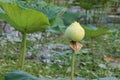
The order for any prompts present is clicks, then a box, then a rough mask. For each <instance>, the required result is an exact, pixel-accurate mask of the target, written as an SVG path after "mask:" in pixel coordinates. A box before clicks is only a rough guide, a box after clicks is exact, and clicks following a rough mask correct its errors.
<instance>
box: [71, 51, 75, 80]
mask: <svg viewBox="0 0 120 80" xmlns="http://www.w3.org/2000/svg"><path fill="white" fill-rule="evenodd" d="M75 53H76V52H75V51H74V50H73V52H72V60H71V64H72V65H71V80H74V62H75Z"/></svg>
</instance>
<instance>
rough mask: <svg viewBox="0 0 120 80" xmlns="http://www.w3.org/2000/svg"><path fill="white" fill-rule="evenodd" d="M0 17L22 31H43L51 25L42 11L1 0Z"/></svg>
mask: <svg viewBox="0 0 120 80" xmlns="http://www.w3.org/2000/svg"><path fill="white" fill-rule="evenodd" d="M0 8H1V9H2V10H3V11H2V12H1V13H0V18H2V19H3V20H5V21H7V22H8V23H9V24H10V25H11V26H13V27H14V28H15V29H16V30H18V31H20V32H22V33H33V32H37V31H42V30H45V29H46V28H47V26H48V25H49V20H48V18H47V17H46V15H44V14H43V13H42V12H38V11H36V10H32V9H24V8H21V7H20V6H18V5H17V4H12V3H5V2H2V1H0Z"/></svg>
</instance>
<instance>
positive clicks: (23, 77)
mask: <svg viewBox="0 0 120 80" xmlns="http://www.w3.org/2000/svg"><path fill="white" fill-rule="evenodd" d="M5 80H71V79H70V78H57V79H55V78H51V79H50V78H36V77H34V76H33V75H31V74H29V73H26V72H23V71H12V72H8V73H7V74H5ZM75 80H88V79H87V78H75ZM91 80H119V79H118V78H115V77H105V78H98V79H91Z"/></svg>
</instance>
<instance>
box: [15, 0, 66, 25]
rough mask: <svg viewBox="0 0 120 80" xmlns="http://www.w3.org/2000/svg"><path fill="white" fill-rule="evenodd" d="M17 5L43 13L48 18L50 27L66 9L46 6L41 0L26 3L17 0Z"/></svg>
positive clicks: (50, 5)
mask: <svg viewBox="0 0 120 80" xmlns="http://www.w3.org/2000/svg"><path fill="white" fill-rule="evenodd" d="M17 3H18V5H20V6H22V7H25V8H30V9H35V10H37V11H40V12H43V13H44V14H45V15H46V16H47V17H48V19H49V21H50V24H51V25H53V24H54V22H55V19H56V17H57V16H61V15H62V14H63V13H64V12H65V11H66V8H64V7H58V6H55V5H53V4H48V3H46V2H44V1H43V0H33V1H28V2H25V1H19V0H18V2H17Z"/></svg>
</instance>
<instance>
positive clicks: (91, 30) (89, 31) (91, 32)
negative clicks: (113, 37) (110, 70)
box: [84, 25, 111, 38]
mask: <svg viewBox="0 0 120 80" xmlns="http://www.w3.org/2000/svg"><path fill="white" fill-rule="evenodd" d="M84 29H85V33H86V36H87V37H90V38H96V37H99V36H101V35H104V34H109V33H111V31H110V30H109V29H108V28H96V27H94V26H92V25H89V26H88V27H85V26H84Z"/></svg>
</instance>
